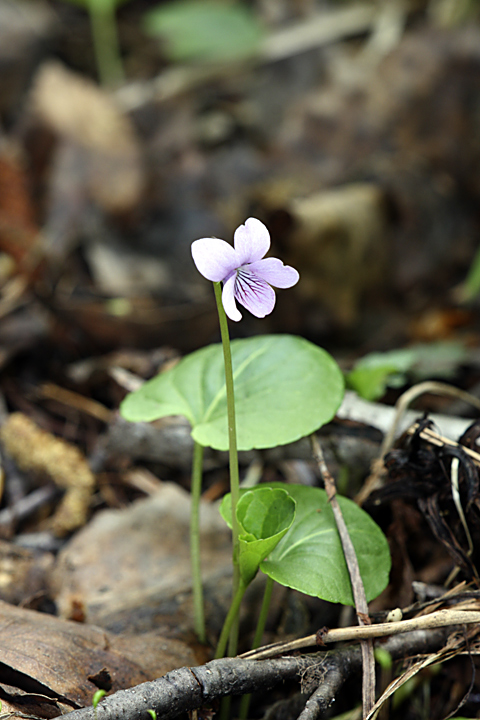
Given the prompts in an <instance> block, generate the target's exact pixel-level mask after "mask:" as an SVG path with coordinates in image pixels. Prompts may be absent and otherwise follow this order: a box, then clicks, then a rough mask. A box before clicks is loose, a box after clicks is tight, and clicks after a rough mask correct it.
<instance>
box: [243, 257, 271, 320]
mask: <svg viewBox="0 0 480 720" xmlns="http://www.w3.org/2000/svg"><path fill="white" fill-rule="evenodd" d="M234 295H235V299H236V300H238V302H239V303H240V304H241V305H243V307H245V308H246V309H247V310H248V311H249V312H251V313H252V315H255V317H258V318H263V317H265V315H268V314H269V313H271V312H272V310H273V308H274V306H275V291H274V290H273V288H271V287H270V285H269V284H268V283H267V282H265V280H262V279H261V278H259V277H257V276H256V275H255V274H254V273H253V272H250V270H249V269H248V268H241V269H240V270H239V271H238V272H237V276H236V279H235V293H234Z"/></svg>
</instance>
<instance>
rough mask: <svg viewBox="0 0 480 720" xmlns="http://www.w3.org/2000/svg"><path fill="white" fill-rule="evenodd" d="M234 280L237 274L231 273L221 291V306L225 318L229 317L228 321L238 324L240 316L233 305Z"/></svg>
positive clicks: (234, 304)
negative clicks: (225, 315)
mask: <svg viewBox="0 0 480 720" xmlns="http://www.w3.org/2000/svg"><path fill="white" fill-rule="evenodd" d="M236 279H237V273H233V275H232V276H231V277H229V278H228V280H227V281H226V282H225V283H224V285H223V290H222V305H223V309H224V310H225V312H226V314H227V317H229V318H230V320H234V321H235V322H238V321H239V320H241V319H242V315H241V313H240V311H239V309H238V308H237V305H236V303H235V297H234V292H235V282H236Z"/></svg>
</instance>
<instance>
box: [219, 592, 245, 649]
mask: <svg viewBox="0 0 480 720" xmlns="http://www.w3.org/2000/svg"><path fill="white" fill-rule="evenodd" d="M246 589H247V586H246V585H244V583H243V582H242V581H241V580H240V582H239V585H238V588H237V591H236V593H235V595H234V596H233V600H232V604H231V605H230V610H229V611H228V613H227V617H226V618H225V622H224V623H223V628H222V632H221V633H220V638H219V640H218V645H217V649H216V651H215V659H216V660H217V659H218V658H222V657H224V655H225V650H226V649H227V643H228V638H229V636H230V631H231V629H232V625H233V624H234V622H235V619H236V618H237V617H238V611H239V609H240V603H241V602H242V598H243V596H244V595H245V590H246Z"/></svg>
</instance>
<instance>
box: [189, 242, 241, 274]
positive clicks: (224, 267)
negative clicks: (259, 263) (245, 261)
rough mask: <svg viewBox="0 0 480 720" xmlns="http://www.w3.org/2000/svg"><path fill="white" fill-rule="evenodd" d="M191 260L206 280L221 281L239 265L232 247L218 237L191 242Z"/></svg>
mask: <svg viewBox="0 0 480 720" xmlns="http://www.w3.org/2000/svg"><path fill="white" fill-rule="evenodd" d="M191 249H192V257H193V262H194V263H195V265H196V266H197V270H198V272H199V273H201V274H202V275H203V277H205V278H207V280H211V281H212V282H221V281H223V280H224V279H225V278H226V277H227V276H228V275H230V274H231V273H232V271H233V270H235V269H236V268H237V267H238V266H239V262H238V256H237V253H236V252H235V250H234V249H233V247H232V246H231V245H230V244H229V243H227V242H225V240H219V239H218V238H200V240H195V241H194V242H193V243H192V248H191Z"/></svg>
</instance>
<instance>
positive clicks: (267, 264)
mask: <svg viewBox="0 0 480 720" xmlns="http://www.w3.org/2000/svg"><path fill="white" fill-rule="evenodd" d="M248 269H249V270H251V271H252V272H254V273H255V275H257V277H259V278H261V279H262V280H266V281H267V282H268V283H269V284H270V285H273V287H277V288H289V287H292V286H293V285H295V284H296V283H297V282H298V280H299V278H300V275H299V274H298V272H297V271H296V270H295V268H293V267H291V266H290V265H284V264H283V262H282V261H281V260H279V259H278V258H265V259H264V260H257V262H253V263H250V265H249V266H248Z"/></svg>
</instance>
